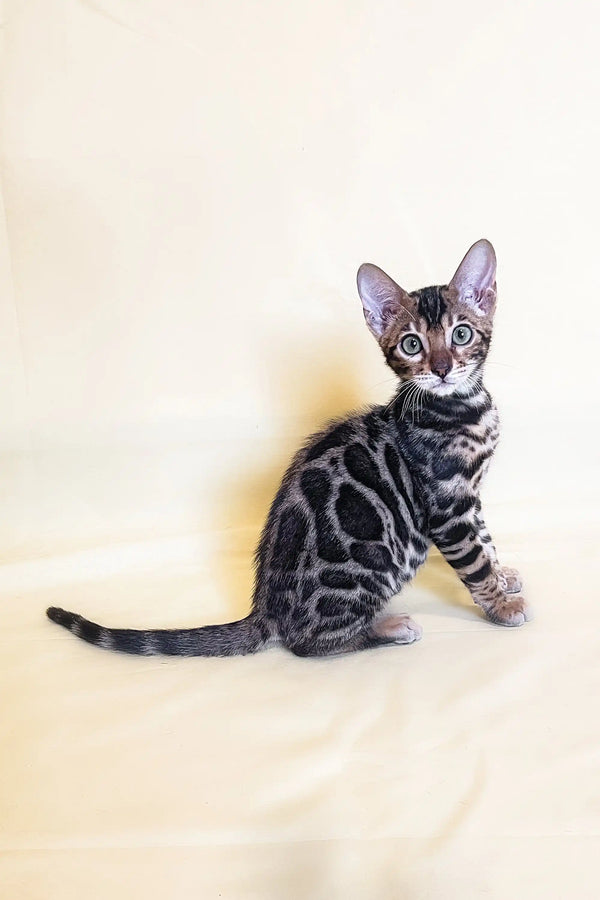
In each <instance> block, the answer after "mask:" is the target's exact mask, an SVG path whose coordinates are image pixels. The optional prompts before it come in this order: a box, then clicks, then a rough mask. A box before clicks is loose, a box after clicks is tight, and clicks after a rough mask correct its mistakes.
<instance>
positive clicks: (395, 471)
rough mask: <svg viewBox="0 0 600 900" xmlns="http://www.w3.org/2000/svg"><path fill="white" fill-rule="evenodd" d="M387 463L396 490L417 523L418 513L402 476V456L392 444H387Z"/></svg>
mask: <svg viewBox="0 0 600 900" xmlns="http://www.w3.org/2000/svg"><path fill="white" fill-rule="evenodd" d="M385 464H386V466H387V467H388V470H389V473H390V475H391V476H392V479H393V481H394V484H395V485H396V490H397V491H398V493H399V494H400V496H401V497H402V499H403V500H404V505H405V506H406V508H407V510H408V513H409V515H410V517H411V519H412V520H413V522H415V523H416V521H417V514H416V512H415V508H414V506H413V502H412V500H411V499H410V497H409V496H408V491H407V490H406V486H405V484H404V480H403V478H402V472H401V471H400V457H399V456H398V452H397V450H396V449H395V448H394V447H392V445H391V444H386V445H385Z"/></svg>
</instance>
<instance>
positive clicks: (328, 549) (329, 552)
mask: <svg viewBox="0 0 600 900" xmlns="http://www.w3.org/2000/svg"><path fill="white" fill-rule="evenodd" d="M317 553H318V554H319V556H320V557H321V559H322V560H323V561H324V562H330V563H336V562H337V563H343V562H347V561H348V554H347V553H346V548H345V547H344V545H343V543H342V542H341V541H340V539H339V538H338V537H337V536H336V535H335V533H334V531H333V527H332V525H331V522H330V521H329V518H328V516H326V515H323V516H319V517H318V518H317Z"/></svg>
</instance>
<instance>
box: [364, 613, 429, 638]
mask: <svg viewBox="0 0 600 900" xmlns="http://www.w3.org/2000/svg"><path fill="white" fill-rule="evenodd" d="M372 631H373V634H374V635H375V636H376V637H378V638H383V640H386V641H393V642H394V643H396V644H412V643H414V642H415V641H419V640H420V639H421V638H422V637H423V629H422V628H421V626H420V625H419V624H418V622H415V621H414V619H411V617H410V616H406V615H404V616H385V617H384V618H382V619H379V620H378V621H377V622H375V624H374V625H373V628H372Z"/></svg>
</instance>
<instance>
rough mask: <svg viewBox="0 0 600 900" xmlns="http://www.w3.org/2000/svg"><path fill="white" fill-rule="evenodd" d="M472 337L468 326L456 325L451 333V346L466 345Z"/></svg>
mask: <svg viewBox="0 0 600 900" xmlns="http://www.w3.org/2000/svg"><path fill="white" fill-rule="evenodd" d="M472 337H473V331H472V329H471V328H469V326H468V325H457V326H456V328H455V329H454V331H453V332H452V343H453V344H458V345H459V346H460V344H468V343H469V341H470V340H471V338H472Z"/></svg>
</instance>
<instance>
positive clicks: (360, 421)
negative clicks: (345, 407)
mask: <svg viewBox="0 0 600 900" xmlns="http://www.w3.org/2000/svg"><path fill="white" fill-rule="evenodd" d="M387 428H388V423H387V421H386V419H385V417H384V416H383V415H382V408H381V407H380V406H373V407H369V408H368V409H364V410H360V411H358V412H354V413H351V414H350V415H348V416H344V417H343V418H338V419H333V420H332V421H330V422H329V423H328V424H327V425H326V426H325V427H324V428H322V429H321V430H320V431H317V432H315V433H314V434H312V435H311V436H310V437H309V438H308V439H307V441H306V442H305V444H304V446H303V448H302V450H301V451H300V454H299V461H301V462H303V463H305V464H306V463H311V462H314V461H316V460H318V459H321V458H323V457H325V456H328V455H330V454H331V452H332V451H333V452H336V453H337V452H339V451H343V450H344V449H345V448H346V447H349V446H350V445H351V444H357V443H358V444H362V445H364V447H365V448H366V449H367V450H371V451H375V450H376V448H377V446H378V445H379V443H380V442H381V441H382V440H383V439H384V437H385V434H386V430H387Z"/></svg>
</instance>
